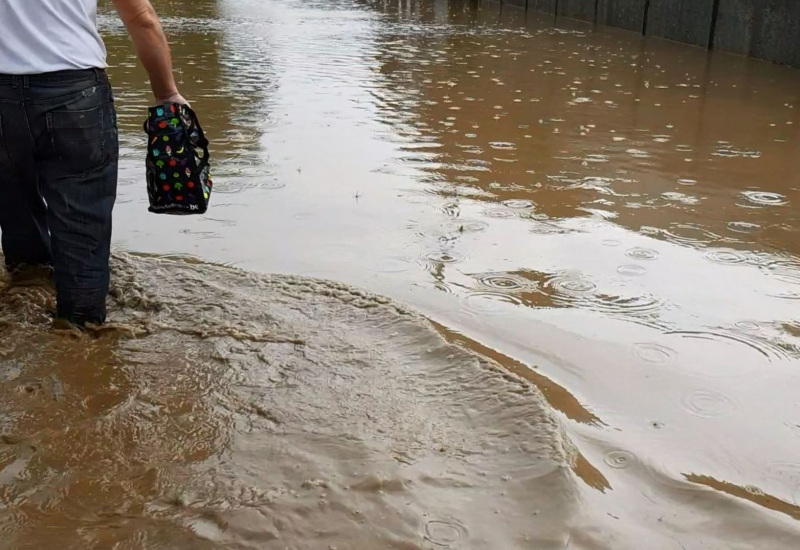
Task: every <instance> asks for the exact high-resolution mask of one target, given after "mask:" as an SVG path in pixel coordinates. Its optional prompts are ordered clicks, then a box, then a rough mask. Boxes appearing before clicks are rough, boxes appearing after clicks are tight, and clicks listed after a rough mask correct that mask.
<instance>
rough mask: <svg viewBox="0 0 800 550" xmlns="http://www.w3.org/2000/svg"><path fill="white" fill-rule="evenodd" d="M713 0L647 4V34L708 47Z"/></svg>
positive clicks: (668, 0)
mask: <svg viewBox="0 0 800 550" xmlns="http://www.w3.org/2000/svg"><path fill="white" fill-rule="evenodd" d="M713 12H714V0H650V9H649V10H648V12H647V28H646V32H647V34H651V35H653V36H660V37H661V38H668V39H670V40H675V41H677V42H685V43H687V44H694V45H695V46H703V47H704V48H706V47H708V45H709V40H710V39H711V29H712V28H713V26H714V21H713Z"/></svg>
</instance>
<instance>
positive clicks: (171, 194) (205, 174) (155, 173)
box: [144, 103, 212, 214]
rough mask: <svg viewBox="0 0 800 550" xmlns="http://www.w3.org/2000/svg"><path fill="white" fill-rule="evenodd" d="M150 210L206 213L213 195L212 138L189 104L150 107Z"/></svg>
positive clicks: (147, 122) (168, 212)
mask: <svg viewBox="0 0 800 550" xmlns="http://www.w3.org/2000/svg"><path fill="white" fill-rule="evenodd" d="M144 131H145V132H146V133H147V136H148V145H147V160H146V164H147V195H148V198H149V199H150V208H149V210H150V212H155V213H157V214H203V213H205V212H206V210H208V202H209V199H210V197H211V187H212V182H211V173H210V172H211V169H210V165H209V155H208V140H207V139H206V138H205V135H204V134H203V129H202V128H201V127H200V122H199V121H198V120H197V115H196V114H195V112H194V111H193V110H192V109H191V108H190V107H189V106H187V105H180V104H177V103H168V104H165V105H158V106H156V107H150V109H149V116H148V117H147V121H145V123H144Z"/></svg>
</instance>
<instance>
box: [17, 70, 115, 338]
mask: <svg viewBox="0 0 800 550" xmlns="http://www.w3.org/2000/svg"><path fill="white" fill-rule="evenodd" d="M27 83H28V85H29V87H28V88H27V89H26V90H25V99H26V103H25V104H26V108H27V113H28V121H29V124H30V126H31V128H32V132H33V135H34V137H35V140H36V144H37V147H36V171H37V174H38V177H39V187H40V189H41V192H42V195H43V197H44V200H45V202H46V203H47V225H48V227H49V230H50V245H51V248H52V258H53V267H54V268H55V281H56V293H57V312H56V317H57V318H59V319H62V320H66V321H69V322H71V323H74V324H76V325H79V326H81V325H85V324H86V323H97V324H99V323H103V322H104V321H105V318H106V297H107V295H108V289H109V278H110V277H109V256H110V252H111V217H112V211H113V209H114V203H115V201H116V193H117V165H118V159H119V143H118V136H117V120H116V111H115V108H114V102H113V95H112V92H111V86H110V84H109V82H108V78H107V76H106V74H105V72H104V71H101V70H86V71H64V72H61V73H50V74H45V75H38V76H31V77H29V78H28V79H27Z"/></svg>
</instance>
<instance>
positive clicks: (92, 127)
mask: <svg viewBox="0 0 800 550" xmlns="http://www.w3.org/2000/svg"><path fill="white" fill-rule="evenodd" d="M113 1H114V4H115V6H116V8H117V12H118V13H119V16H120V18H121V19H122V21H123V23H124V24H125V26H126V27H127V29H128V32H129V34H130V36H131V39H132V40H133V45H134V47H135V49H136V53H137V55H138V56H139V59H140V60H141V62H142V65H144V68H145V69H146V70H147V72H148V74H149V75H150V83H151V86H152V89H153V94H154V95H155V100H156V103H157V104H162V103H186V100H184V98H183V97H182V96H181V95H180V93H179V92H178V88H177V87H176V85H175V79H174V78H173V75H172V60H171V57H170V50H169V46H168V44H167V40H166V37H165V36H164V31H163V30H162V28H161V24H160V22H159V20H158V17H157V15H156V12H155V10H154V9H153V6H152V5H151V4H150V2H149V1H148V0H113ZM96 16H97V0H0V231H2V247H3V253H4V255H5V262H6V268H7V270H8V272H9V274H10V276H11V278H12V281H13V280H15V279H16V280H23V279H24V278H25V277H26V274H30V273H31V272H32V271H40V270H41V269H42V268H44V269H46V270H48V271H50V270H52V273H53V275H54V278H55V283H56V293H57V311H56V317H57V319H60V320H64V321H68V322H70V323H73V324H76V325H79V326H84V325H86V324H87V323H95V324H100V323H103V322H104V321H105V318H106V295H107V294H108V287H109V265H108V262H109V256H110V247H111V214H112V210H113V208H114V202H115V200H116V194H117V164H118V157H119V143H118V136H117V117H116V111H115V109H114V99H113V95H112V91H111V85H110V83H109V80H108V76H107V75H106V71H105V68H106V49H105V46H104V44H103V41H102V39H101V37H100V35H99V33H98V31H97V24H96Z"/></svg>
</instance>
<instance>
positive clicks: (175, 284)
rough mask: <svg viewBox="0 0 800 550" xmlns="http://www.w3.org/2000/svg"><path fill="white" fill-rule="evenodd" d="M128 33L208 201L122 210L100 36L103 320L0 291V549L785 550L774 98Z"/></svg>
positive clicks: (496, 31) (296, 34) (417, 10)
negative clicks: (167, 90) (105, 125)
mask: <svg viewBox="0 0 800 550" xmlns="http://www.w3.org/2000/svg"><path fill="white" fill-rule="evenodd" d="M156 4H157V7H158V8H159V10H160V12H161V13H162V15H163V18H164V23H165V26H166V28H167V30H168V32H169V33H170V36H171V40H172V42H173V48H174V56H175V58H176V65H177V66H178V67H179V73H178V77H179V79H180V80H181V86H182V90H183V92H184V94H185V95H186V96H187V97H189V98H190V99H191V100H192V102H193V104H194V105H195V107H196V108H197V110H198V112H199V113H200V116H201V118H202V120H203V122H204V126H205V127H206V130H207V132H208V133H209V134H210V135H211V137H212V140H213V143H214V150H213V154H214V158H215V161H216V163H215V164H216V174H215V175H216V181H217V188H216V192H215V194H214V197H213V206H212V209H211V211H210V212H209V214H208V216H205V217H197V218H178V219H176V218H169V217H158V216H153V215H149V214H147V213H146V198H145V195H144V184H143V158H142V156H143V151H144V141H143V137H144V136H143V134H142V132H141V119H142V116H143V112H144V108H145V107H146V106H147V105H148V102H149V96H148V92H147V86H146V79H145V76H144V74H143V73H142V71H141V70H140V69H139V68H138V67H137V65H136V63H135V60H134V58H133V57H132V56H131V52H130V46H129V42H128V39H127V38H126V37H125V35H124V32H123V30H122V28H121V27H120V25H119V24H118V23H116V22H115V21H114V19H113V18H112V17H110V16H108V15H103V16H102V17H101V23H102V27H103V29H104V34H105V36H106V39H107V44H108V49H109V53H110V57H111V63H112V68H111V74H112V78H113V80H114V83H115V86H116V89H117V103H118V108H119V115H120V123H121V127H122V134H121V138H122V143H123V159H122V177H121V187H120V201H119V206H118V208H117V217H116V237H115V238H116V245H117V249H118V250H119V252H118V253H117V255H116V257H115V260H114V288H113V292H112V297H111V298H110V302H109V303H110V307H111V320H112V323H111V325H110V327H109V328H108V329H107V330H106V331H104V332H102V333H100V334H95V335H92V336H80V335H77V334H74V333H71V332H63V331H62V332H53V331H52V330H51V329H50V325H49V318H48V313H47V312H48V308H50V307H51V306H52V290H51V289H49V288H48V287H47V286H46V285H39V286H32V287H25V288H15V287H11V286H8V285H3V286H2V287H0V327H1V328H2V336H0V548H2V549H6V548H8V549H23V548H24V549H27V548H31V549H34V548H35V549H39V548H64V549H72V548H75V549H85V548H92V549H94V548H97V549H106V548H108V549H159V548H163V549H167V548H169V549H172V548H187V549H188V548H192V549H194V548H232V549H262V548H265V549H271V548H275V549H284V548H293V549H319V548H326V549H327V548H337V549H340V550H341V549H353V550H356V549H358V550H361V549H364V550H371V549H375V548H404V549H411V548H414V549H425V550H430V549H437V548H461V549H472V548H475V549H484V548H485V549H506V548H508V549H513V548H529V549H536V550H550V549H554V550H555V549H559V550H561V549H580V550H584V549H587V550H588V549H591V550H594V549H603V550H605V549H609V550H627V549H632V550H633V549H636V550H641V549H647V550H651V549H652V550H661V549H664V550H673V549H674V550H680V549H684V550H695V549H697V550H700V549H719V550H723V549H725V550H727V549H759V550H761V549H766V550H773V549H774V550H782V549H792V548H797V547H798V546H800V523H799V522H800V458H798V457H800V401H798V397H797V396H798V390H797V388H798V387H800V309H799V308H798V306H800V219H799V214H800V192H799V191H798V188H799V186H800V181H798V180H799V179H800V176H798V173H800V171H799V170H798V169H799V168H800V156H798V154H797V151H798V145H799V144H800V137H799V136H798V130H800V128H798V127H799V126H800V116H798V115H800V98H799V97H798V95H800V92H798V90H800V72H798V71H795V70H791V69H787V68H784V67H779V66H775V65H770V64H767V63H763V62H758V61H751V60H746V59H743V58H739V57H735V56H728V55H719V54H710V55H709V54H707V52H705V51H703V50H700V49H694V48H691V47H687V46H682V45H678V44H672V43H669V42H665V41H659V40H653V39H646V40H642V39H641V38H640V37H638V36H636V35H634V34H629V33H625V32H619V31H615V30H604V29H593V28H592V27H591V26H587V25H583V24H580V23H577V22H570V21H566V20H559V21H557V22H556V24H555V25H554V22H553V20H552V19H551V18H547V17H542V16H540V15H537V14H534V13H530V14H527V15H526V14H525V12H524V10H519V9H514V8H510V7H509V6H503V7H501V6H500V5H499V4H494V3H488V2H481V3H479V2H457V1H452V2H446V1H441V0H439V1H436V0H431V1H420V2H409V1H405V0H401V1H394V2H379V1H373V2H368V1H354V0H350V1H347V0H314V1H310V2H309V1H299V0H273V1H270V2H262V1H257V0H241V1H236V2H234V1H229V0H220V1H218V2H212V1H203V2H200V1H195V2H189V1H188V0H174V1H170V2H157V3H156ZM269 274H274V275H269ZM332 281H336V282H332Z"/></svg>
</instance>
